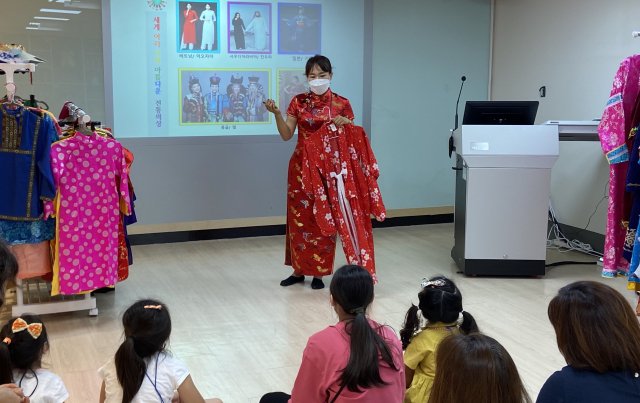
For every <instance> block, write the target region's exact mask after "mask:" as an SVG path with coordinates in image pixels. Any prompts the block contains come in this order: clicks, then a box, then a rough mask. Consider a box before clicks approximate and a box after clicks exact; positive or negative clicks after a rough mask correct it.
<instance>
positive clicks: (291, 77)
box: [278, 69, 309, 119]
mask: <svg viewBox="0 0 640 403" xmlns="http://www.w3.org/2000/svg"><path fill="white" fill-rule="evenodd" d="M304 73H305V72H304V69H278V108H279V109H280V111H281V113H282V117H283V118H285V119H286V118H287V113H286V110H287V109H288V108H289V105H290V104H291V101H292V100H293V98H295V97H296V95H300V94H304V93H305V92H309V82H308V81H307V76H305V75H304Z"/></svg>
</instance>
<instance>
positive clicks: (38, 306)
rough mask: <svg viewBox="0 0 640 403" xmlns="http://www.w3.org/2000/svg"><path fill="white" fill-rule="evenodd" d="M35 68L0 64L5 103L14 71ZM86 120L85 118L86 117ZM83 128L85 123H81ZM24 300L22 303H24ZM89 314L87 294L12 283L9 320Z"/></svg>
mask: <svg viewBox="0 0 640 403" xmlns="http://www.w3.org/2000/svg"><path fill="white" fill-rule="evenodd" d="M35 69H36V65H35V64H33V63H28V64H18V63H15V64H12V63H3V64H0V70H1V71H3V72H4V73H5V77H6V81H7V83H6V85H5V87H6V89H7V100H8V101H9V102H13V99H14V97H15V95H16V85H15V82H14V81H13V77H14V74H15V72H16V71H17V70H22V71H24V70H27V71H29V72H31V73H33V72H34V71H35ZM84 116H86V115H84ZM87 117H88V116H87ZM85 124H86V123H85ZM25 297H26V303H25ZM84 310H89V315H91V316H97V315H98V308H96V299H95V298H94V297H92V296H91V294H84V295H71V296H63V295H60V296H56V297H51V286H50V285H49V284H48V283H46V282H44V281H40V280H36V279H28V280H24V281H23V280H21V279H17V280H16V305H14V306H13V307H12V309H11V313H12V315H13V316H19V315H22V314H24V313H34V314H37V315H46V314H50V313H60V312H72V311H84Z"/></svg>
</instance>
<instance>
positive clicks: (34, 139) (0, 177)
mask: <svg viewBox="0 0 640 403" xmlns="http://www.w3.org/2000/svg"><path fill="white" fill-rule="evenodd" d="M0 110H1V114H0V118H1V119H2V122H1V124H0V189H1V190H2V195H3V196H4V197H0V219H2V220H11V221H37V220H39V219H40V218H41V217H42V213H43V207H42V202H43V201H45V200H53V198H54V197H55V194H56V190H55V186H54V182H53V176H52V173H51V166H50V165H49V153H50V152H51V136H52V132H53V130H52V127H51V121H50V120H48V119H44V118H42V117H40V116H38V115H36V114H35V113H33V112H31V111H29V110H28V109H27V108H23V107H19V108H17V109H15V110H11V109H8V107H7V106H6V105H0ZM8 172H10V173H11V174H7V173H8ZM8 195H10V196H11V197H7V196H8Z"/></svg>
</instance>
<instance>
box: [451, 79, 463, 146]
mask: <svg viewBox="0 0 640 403" xmlns="http://www.w3.org/2000/svg"><path fill="white" fill-rule="evenodd" d="M460 79H461V80H462V84H461V85H460V92H459V93H458V102H456V122H455V126H454V129H453V130H452V131H451V137H449V158H451V155H452V154H453V149H454V148H455V147H454V146H453V131H454V130H456V129H457V128H458V106H459V105H460V95H462V87H464V82H465V81H467V76H462V78H460Z"/></svg>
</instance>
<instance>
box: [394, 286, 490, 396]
mask: <svg viewBox="0 0 640 403" xmlns="http://www.w3.org/2000/svg"><path fill="white" fill-rule="evenodd" d="M418 300H419V303H418V306H415V305H413V304H412V305H411V308H409V311H408V312H407V316H406V318H405V322H404V326H403V328H402V330H401V331H400V339H401V340H402V348H403V349H404V350H406V352H405V354H404V364H405V374H406V383H407V387H408V389H407V393H406V396H405V399H404V401H405V403H418V402H420V403H422V402H426V401H427V400H428V399H429V394H430V393H431V386H432V385H433V378H434V377H435V373H436V357H435V351H436V348H437V347H438V344H439V343H440V341H441V340H442V339H444V338H445V337H447V336H449V335H451V334H460V333H463V334H469V333H473V332H478V325H477V324H476V321H475V319H474V318H473V316H471V314H470V313H468V312H465V311H464V310H463V309H462V294H461V293H460V290H459V289H458V287H456V284H455V283H454V282H453V281H451V280H449V279H448V278H446V277H441V276H438V277H433V278H432V279H431V280H427V279H422V291H420V293H419V294H418ZM419 313H422V317H423V318H424V319H426V320H427V323H426V326H425V327H422V328H421V320H420V316H419ZM460 315H462V323H460V324H458V319H459V318H460ZM418 331H419V332H418ZM416 332H418V333H417V334H416Z"/></svg>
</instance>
